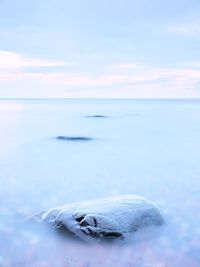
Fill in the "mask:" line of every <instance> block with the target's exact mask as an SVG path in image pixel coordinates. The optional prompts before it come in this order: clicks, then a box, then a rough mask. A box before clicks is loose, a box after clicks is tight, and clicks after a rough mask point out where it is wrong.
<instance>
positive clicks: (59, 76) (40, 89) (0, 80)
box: [0, 0, 200, 98]
mask: <svg viewBox="0 0 200 267" xmlns="http://www.w3.org/2000/svg"><path fill="white" fill-rule="evenodd" d="M11 97H12V98H16V97H19V98H26V97H28V98H32V97H33V98H40V97H41V98H43V97H44V98H46V97H47V98H51V97H66V98H67V97H69V98H71V97H86V98H87V97H92V98H93V97H103V98H106V97H112V98H114V97H117V98H119V97H123V98H143V97H144V98H200V1H199V0H167V1H164V0H48V1H47V0H29V1H27V0H1V1H0V98H11Z"/></svg>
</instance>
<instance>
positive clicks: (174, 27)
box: [166, 19, 200, 37]
mask: <svg viewBox="0 0 200 267" xmlns="http://www.w3.org/2000/svg"><path fill="white" fill-rule="evenodd" d="M166 30H167V32H169V33H174V34H177V35H182V36H185V37H196V36H197V37H198V36H200V19H197V20H194V21H188V22H183V23H175V24H171V25H167V27H166Z"/></svg>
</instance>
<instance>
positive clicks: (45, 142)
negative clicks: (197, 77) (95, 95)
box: [0, 99, 200, 267]
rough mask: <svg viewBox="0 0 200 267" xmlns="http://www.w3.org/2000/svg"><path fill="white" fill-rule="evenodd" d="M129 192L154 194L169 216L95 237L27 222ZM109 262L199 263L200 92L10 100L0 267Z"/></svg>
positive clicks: (1, 181)
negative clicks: (131, 230) (118, 235)
mask: <svg viewBox="0 0 200 267" xmlns="http://www.w3.org/2000/svg"><path fill="white" fill-rule="evenodd" d="M58 137H59V138H58ZM121 194H136V195H141V196H143V197H145V198H147V199H149V200H151V201H152V202H154V203H155V205H156V206H157V207H158V208H159V210H160V212H161V214H162V215H163V218H164V221H165V223H164V225H163V226H162V227H159V229H153V230H151V229H149V230H148V231H146V232H141V234H140V233H139V232H138V233H137V236H135V238H133V240H132V241H131V242H130V243H128V244H124V243H123V244H120V243H117V244H113V243H111V244H101V243H97V244H92V245H91V244H85V243H83V242H80V243H79V242H77V241H72V240H68V239H67V238H66V237H62V236H60V235H59V236H58V234H57V233H55V232H54V231H51V230H50V229H49V228H48V226H46V225H40V226H35V225H32V224H28V223H24V222H26V221H27V220H28V219H29V218H30V217H31V216H33V215H34V214H37V213H39V212H41V211H43V210H46V209H49V208H54V207H57V206H59V205H64V204H67V203H70V202H74V201H82V200H89V199H96V198H101V197H108V196H115V195H121ZM47 228H48V229H47ZM100 266H103V267H108V266H109V267H111V266H112V267H114V266H115V267H180V266H181V267H199V266H200V100H198V99H182V100H181V99H149V100H148V99H1V100H0V267H100Z"/></svg>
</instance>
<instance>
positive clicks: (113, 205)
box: [34, 195, 163, 242]
mask: <svg viewBox="0 0 200 267" xmlns="http://www.w3.org/2000/svg"><path fill="white" fill-rule="evenodd" d="M34 218H35V219H37V220H39V221H42V222H48V223H50V224H51V225H52V226H54V227H56V228H58V229H62V230H63V229H66V230H67V231H69V232H71V233H73V234H74V235H75V236H77V237H79V238H80V239H82V240H85V241H89V242H90V241H93V240H101V239H103V240H105V239H108V238H109V239H110V238H112V239H115V238H121V239H124V238H127V237H129V235H130V234H131V233H134V232H136V231H138V230H140V229H142V228H144V227H147V226H159V225H162V223H163V218H162V216H161V214H160V212H159V210H158V208H157V207H156V206H155V205H154V204H153V203H151V202H150V201H148V200H146V199H145V198H142V197H140V196H136V195H124V196H123V195H122V196H116V197H110V198H103V199H97V200H89V201H82V202H75V203H72V204H68V205H65V206H61V207H57V208H54V209H49V210H47V211H44V212H42V213H40V214H39V215H36V216H34Z"/></svg>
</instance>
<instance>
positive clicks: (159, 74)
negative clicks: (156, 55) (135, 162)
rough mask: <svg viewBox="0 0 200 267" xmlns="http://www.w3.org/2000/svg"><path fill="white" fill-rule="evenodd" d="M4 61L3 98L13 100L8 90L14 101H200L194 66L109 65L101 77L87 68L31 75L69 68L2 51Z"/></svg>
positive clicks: (199, 73) (199, 76)
mask: <svg viewBox="0 0 200 267" xmlns="http://www.w3.org/2000/svg"><path fill="white" fill-rule="evenodd" d="M0 59H1V60H0V97H2V96H3V97H7V96H8V97H9V95H8V94H7V91H6V90H8V89H9V90H10V92H12V93H10V95H11V96H12V97H23V96H26V97H40V96H42V97H68V96H69V95H70V97H200V68H198V67H196V66H192V65H191V66H190V67H188V68H155V67H153V66H142V65H140V66H139V65H138V66H137V65H135V64H130V63H123V64H115V65H112V64H110V65H107V66H105V67H104V68H102V69H101V70H100V71H99V73H98V74H97V73H94V72H92V71H90V72H88V71H86V70H85V68H84V71H80V70H79V71H77V70H72V69H71V70H70V71H66V70H62V71H60V72H59V71H58V69H56V68H55V69H54V68H53V69H52V70H51V71H42V70H40V69H39V70H38V71H37V72H30V71H29V70H28V69H27V68H28V67H55V66H62V65H67V64H66V63H65V62H61V61H50V60H42V59H33V58H27V57H24V56H21V55H19V54H17V53H12V52H5V51H0ZM108 66H110V67H108ZM27 88H28V89H27ZM23 90H24V91H23ZM19 92H21V93H20V96H19V95H18V93H19Z"/></svg>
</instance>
